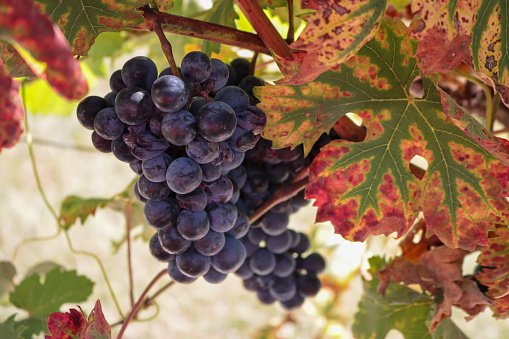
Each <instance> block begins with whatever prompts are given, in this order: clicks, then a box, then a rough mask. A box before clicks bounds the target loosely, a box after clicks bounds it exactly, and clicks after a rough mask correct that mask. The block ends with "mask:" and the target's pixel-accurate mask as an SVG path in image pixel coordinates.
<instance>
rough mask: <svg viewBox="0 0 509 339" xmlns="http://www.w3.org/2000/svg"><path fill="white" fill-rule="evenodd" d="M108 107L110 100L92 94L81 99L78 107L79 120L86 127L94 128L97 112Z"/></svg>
mask: <svg viewBox="0 0 509 339" xmlns="http://www.w3.org/2000/svg"><path fill="white" fill-rule="evenodd" d="M107 107H108V102H107V101H106V100H104V99H103V98H101V97H98V96H95V95H91V96H88V97H86V98H85V99H83V100H81V101H80V103H79V104H78V107H77V108H76V113H77V115H78V121H79V122H80V124H81V125H82V126H83V127H85V128H86V129H90V130H93V129H94V119H95V116H96V115H97V113H99V112H100V111H101V110H103V109H105V108H107Z"/></svg>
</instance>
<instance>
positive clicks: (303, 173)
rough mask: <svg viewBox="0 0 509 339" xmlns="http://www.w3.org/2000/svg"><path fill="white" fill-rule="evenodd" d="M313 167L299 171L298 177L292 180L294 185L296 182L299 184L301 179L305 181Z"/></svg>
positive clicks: (308, 166)
mask: <svg viewBox="0 0 509 339" xmlns="http://www.w3.org/2000/svg"><path fill="white" fill-rule="evenodd" d="M310 167H311V165H307V166H306V167H304V168H303V169H301V170H300V171H299V173H297V175H296V176H295V178H293V180H292V183H294V182H297V181H299V180H301V179H304V178H305V177H307V176H309V168H310Z"/></svg>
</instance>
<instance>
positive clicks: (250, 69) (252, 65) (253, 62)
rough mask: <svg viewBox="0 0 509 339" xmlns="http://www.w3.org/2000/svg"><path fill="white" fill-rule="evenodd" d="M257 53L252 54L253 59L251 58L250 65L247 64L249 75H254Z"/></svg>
mask: <svg viewBox="0 0 509 339" xmlns="http://www.w3.org/2000/svg"><path fill="white" fill-rule="evenodd" d="M258 54H259V53H258V52H254V54H253V57H252V58H251V63H250V64H249V74H250V75H254V73H255V69H256V60H257V59H258Z"/></svg>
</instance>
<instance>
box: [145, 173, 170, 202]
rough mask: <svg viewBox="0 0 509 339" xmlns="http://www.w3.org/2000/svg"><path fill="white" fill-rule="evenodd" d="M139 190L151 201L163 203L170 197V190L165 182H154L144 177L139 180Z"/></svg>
mask: <svg viewBox="0 0 509 339" xmlns="http://www.w3.org/2000/svg"><path fill="white" fill-rule="evenodd" d="M138 189H139V191H140V194H141V195H142V196H143V197H144V198H146V199H149V200H155V201H161V200H164V199H166V198H167V197H168V196H169V195H170V188H169V187H168V185H167V184H166V182H165V181H163V182H152V181H150V180H148V179H147V178H146V177H145V176H144V175H141V176H140V177H139V178H138Z"/></svg>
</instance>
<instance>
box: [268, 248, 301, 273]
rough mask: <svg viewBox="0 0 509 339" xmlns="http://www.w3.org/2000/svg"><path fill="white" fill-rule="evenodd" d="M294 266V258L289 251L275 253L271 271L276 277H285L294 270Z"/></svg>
mask: <svg viewBox="0 0 509 339" xmlns="http://www.w3.org/2000/svg"><path fill="white" fill-rule="evenodd" d="M295 267H296V262H295V258H294V257H293V256H292V255H291V254H290V253H281V254H277V255H276V267H275V268H274V271H273V273H274V275H275V276H278V277H287V276H289V275H290V274H292V273H293V272H294V271H295Z"/></svg>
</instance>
